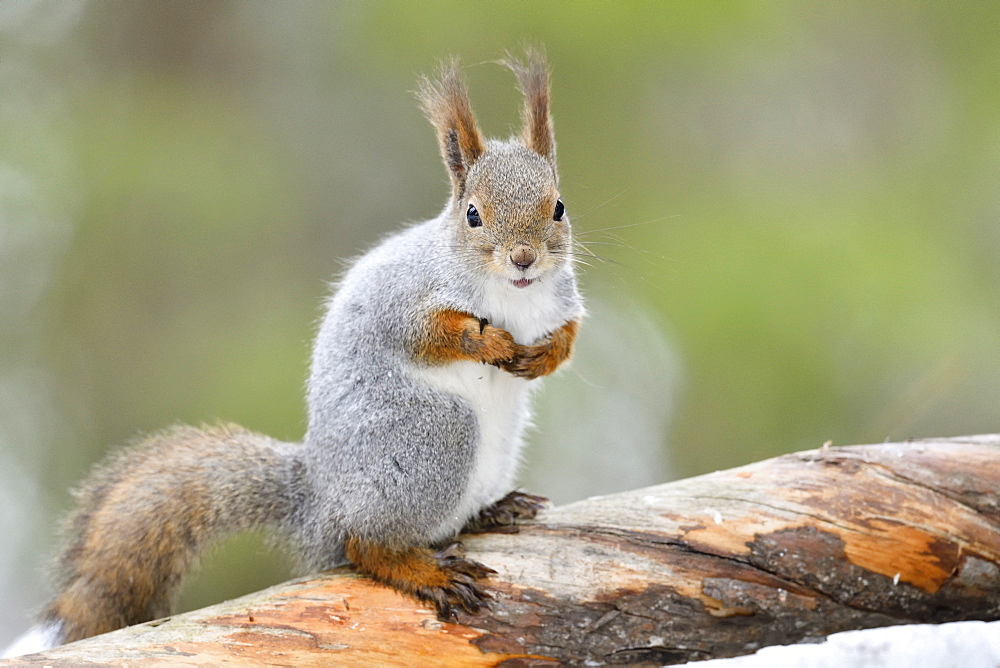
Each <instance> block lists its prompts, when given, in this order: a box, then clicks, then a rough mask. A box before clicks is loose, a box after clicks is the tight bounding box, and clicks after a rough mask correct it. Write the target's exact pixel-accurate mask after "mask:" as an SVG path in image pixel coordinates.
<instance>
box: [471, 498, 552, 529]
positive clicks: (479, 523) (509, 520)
mask: <svg viewBox="0 0 1000 668" xmlns="http://www.w3.org/2000/svg"><path fill="white" fill-rule="evenodd" d="M548 505H549V500H548V499H546V498H545V497H544V496H536V495H535V494H528V493H527V492H520V491H517V490H514V491H513V492H510V493H509V494H507V496H505V497H503V498H502V499H500V500H499V501H497V502H496V503H494V504H493V505H492V506H488V507H486V508H483V509H482V510H480V511H479V514H478V515H477V516H476V517H474V518H472V519H471V520H469V522H468V523H467V524H466V525H465V527H464V528H463V529H462V532H463V533H484V532H487V531H492V532H496V533H517V532H518V531H519V529H518V528H517V524H516V522H517V520H530V519H534V517H535V516H536V515H537V514H538V513H539V511H541V510H544V509H545V508H546V507H548Z"/></svg>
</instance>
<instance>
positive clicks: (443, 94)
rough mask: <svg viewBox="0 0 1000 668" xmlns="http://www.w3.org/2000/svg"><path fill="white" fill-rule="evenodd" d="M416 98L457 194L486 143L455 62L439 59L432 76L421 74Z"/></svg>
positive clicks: (458, 194) (453, 60)
mask: <svg viewBox="0 0 1000 668" xmlns="http://www.w3.org/2000/svg"><path fill="white" fill-rule="evenodd" d="M417 99H418V100H419V101H420V106H421V107H422V108H423V110H424V113H425V114H426V115H427V118H428V120H430V122H431V124H432V125H433V126H434V128H435V129H436V130H437V135H438V143H439V145H440V148H441V157H442V158H444V164H445V166H446V167H447V168H448V173H449V174H450V175H451V180H452V186H453V189H454V194H455V196H456V197H459V196H460V195H461V193H462V191H463V190H464V188H465V177H466V176H467V175H468V172H469V168H470V167H471V166H472V165H473V164H474V163H475V162H476V160H478V159H479V157H480V156H481V155H482V154H483V152H484V151H485V150H486V143H485V141H484V139H483V134H482V133H481V132H480V131H479V125H478V124H477V123H476V117H475V116H474V115H473V114H472V105H471V104H470V103H469V93H468V91H467V90H466V88H465V83H464V82H463V81H462V77H461V76H460V75H459V68H458V61H457V60H455V59H451V60H447V61H444V62H442V63H441V66H440V68H439V70H438V75H437V77H436V78H434V79H430V78H428V77H426V76H424V77H421V79H420V88H419V89H418V91H417Z"/></svg>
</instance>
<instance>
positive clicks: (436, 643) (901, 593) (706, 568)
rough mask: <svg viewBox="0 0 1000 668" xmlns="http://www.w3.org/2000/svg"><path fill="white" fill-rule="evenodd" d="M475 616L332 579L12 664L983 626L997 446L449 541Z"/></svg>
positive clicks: (603, 656) (971, 443)
mask: <svg viewBox="0 0 1000 668" xmlns="http://www.w3.org/2000/svg"><path fill="white" fill-rule="evenodd" d="M465 544H466V547H467V548H468V551H469V555H470V556H471V557H472V558H474V559H476V560H478V561H481V562H483V563H484V564H487V565H488V566H490V567H491V568H494V569H496V570H497V571H498V573H497V575H496V576H494V577H492V578H491V579H490V580H488V581H487V582H488V588H489V589H490V591H491V592H492V593H493V595H494V597H495V600H494V601H493V605H492V609H491V610H490V611H489V612H486V613H480V614H478V615H476V616H470V615H464V616H462V617H461V618H460V621H461V624H450V623H442V622H439V621H438V620H437V619H435V617H434V615H433V613H432V611H430V610H428V609H426V608H424V607H422V606H421V605H419V604H417V603H415V602H413V601H411V600H409V599H407V598H405V597H402V596H399V595H397V594H395V593H394V592H392V591H389V590H387V589H385V588H384V587H381V586H379V585H376V584H373V583H371V582H369V581H367V580H364V579H362V578H359V577H357V576H355V575H353V574H352V573H351V572H350V571H348V570H346V569H341V570H338V571H333V572H330V573H325V574H322V575H318V576H313V577H309V578H304V579H300V580H295V581H292V582H290V583H286V584H284V585H279V586H277V587H274V588H271V589H269V590H265V591H263V592H258V593H256V594H252V595H250V596H246V597H243V598H241V599H237V600H234V601H229V602H226V603H223V604H220V605H217V606H212V607H209V608H205V609H203V610H199V611H195V612H191V613H187V614H184V615H178V616H175V617H174V618H172V619H168V620H165V621H164V620H160V621H157V622H151V623H149V624H143V625H139V626H135V627H131V628H129V629H123V630H121V631H116V632H114V633H110V634H107V635H104V636H99V637H97V638H92V639H88V640H84V641H81V642H79V643H75V644H73V645H67V646H65V647H63V648H57V649H54V650H52V651H49V652H46V653H45V654H43V655H32V656H30V657H22V658H21V659H18V661H19V662H21V663H27V662H29V661H30V662H37V663H53V662H56V661H70V662H73V663H76V664H87V663H107V662H112V661H114V662H123V661H125V662H128V663H129V664H132V665H145V664H148V663H152V662H154V661H158V660H169V661H170V662H171V663H174V664H178V665H185V664H188V665H195V664H222V663H234V664H242V665H248V664H263V663H267V664H271V665H295V666H304V665H320V664H322V665H328V664H330V663H337V664H340V663H361V664H373V663H375V664H382V665H420V664H423V663H440V662H441V661H442V660H447V662H448V664H449V665H495V664H498V663H503V664H505V665H547V664H549V663H584V662H597V663H610V664H615V663H621V664H642V663H648V664H661V665H662V664H671V663H680V662H684V661H690V660H695V659H707V658H716V657H728V656H737V655H741V654H747V653H750V652H754V651H755V650H757V649H758V648H760V647H764V646H768V645H777V644H789V643H795V642H801V641H808V640H813V639H818V638H822V637H825V636H827V635H829V634H831V633H835V632H838V631H844V630H848V629H862V628H870V627H877V626H889V625H894V624H905V623H918V622H924V623H925V622H947V621H958V620H993V619H998V618H1000V436H977V437H964V438H958V439H943V440H927V441H916V442H909V443H889V444H881V445H867V446H852V447H844V448H824V449H821V450H813V451H808V452H800V453H796V454H791V455H786V456H783V457H778V458H775V459H771V460H767V461H764V462H759V463H756V464H752V465H750V466H745V467H742V468H738V469H732V470H729V471H722V472H717V473H713V474H710V475H706V476H701V477H698V478H692V479H689V480H682V481H679V482H674V483H670V484H666V485H660V486H657V487H650V488H646V489H641V490H636V491H632V492H627V493H623V494H615V495H612V496H606V497H600V498H595V499H589V500H587V501H581V502H578V503H574V504H570V505H567V506H562V507H559V508H555V509H552V510H549V511H547V512H544V513H542V514H541V515H540V516H539V518H538V520H537V521H536V522H534V523H532V524H530V525H525V526H522V527H521V530H520V532H519V533H517V534H487V535H478V536H468V537H466V539H465Z"/></svg>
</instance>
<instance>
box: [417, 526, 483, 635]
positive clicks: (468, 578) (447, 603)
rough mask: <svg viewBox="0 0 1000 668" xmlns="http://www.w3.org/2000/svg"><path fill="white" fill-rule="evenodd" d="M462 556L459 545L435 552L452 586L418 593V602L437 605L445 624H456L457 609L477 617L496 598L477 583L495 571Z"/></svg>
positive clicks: (449, 584)
mask: <svg viewBox="0 0 1000 668" xmlns="http://www.w3.org/2000/svg"><path fill="white" fill-rule="evenodd" d="M462 554H463V552H462V544H461V543H459V542H454V543H451V544H450V545H448V546H447V547H445V548H443V549H441V550H439V551H438V552H436V553H435V554H434V558H435V559H436V560H437V563H438V566H439V567H440V568H441V570H443V571H445V572H447V574H448V576H449V578H448V579H449V582H448V584H446V585H443V586H440V587H421V588H420V589H418V590H417V592H416V594H417V598H419V599H421V600H423V601H426V602H428V603H431V604H433V605H434V607H435V608H436V609H437V613H438V617H439V618H440V619H441V620H442V621H451V622H454V621H457V620H458V615H457V610H456V607H458V608H461V609H462V610H464V611H465V612H467V613H469V614H475V613H477V612H479V611H480V610H483V609H486V608H488V607H489V603H488V601H490V600H491V599H492V598H493V597H492V596H491V595H490V593H489V592H487V591H485V590H484V589H482V587H480V586H479V584H478V583H477V582H476V581H477V580H479V579H481V578H484V577H486V576H487V575H491V574H493V573H496V571H494V570H493V569H492V568H490V567H488V566H484V565H483V564H481V563H479V562H478V561H473V560H472V559H466V558H465V557H464V556H462Z"/></svg>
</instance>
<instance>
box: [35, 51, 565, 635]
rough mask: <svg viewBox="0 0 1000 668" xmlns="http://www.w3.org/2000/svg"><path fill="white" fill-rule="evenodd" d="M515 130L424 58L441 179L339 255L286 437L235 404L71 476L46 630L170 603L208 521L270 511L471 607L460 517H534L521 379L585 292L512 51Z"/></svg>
mask: <svg viewBox="0 0 1000 668" xmlns="http://www.w3.org/2000/svg"><path fill="white" fill-rule="evenodd" d="M505 64H506V65H507V66H508V67H509V68H510V69H511V70H513V72H514V73H515V75H516V77H517V79H518V82H519V84H520V86H521V89H522V91H523V93H524V98H525V105H524V113H523V124H524V127H523V129H522V132H521V135H520V136H519V137H515V138H512V139H509V140H506V141H497V140H489V141H487V140H486V139H485V138H484V137H483V136H482V133H481V132H480V130H479V127H478V125H477V123H476V121H475V118H474V116H473V115H472V110H471V106H470V104H469V100H468V96H467V93H466V90H465V86H464V84H463V82H462V80H461V77H460V76H459V70H458V66H457V64H455V63H454V62H451V63H446V64H445V65H444V66H442V68H441V71H440V72H439V74H438V76H437V78H436V79H434V80H432V79H424V80H423V81H422V83H421V88H420V93H419V97H420V100H421V102H422V104H423V107H424V110H425V112H426V113H427V116H428V117H429V119H430V120H431V123H432V124H433V125H434V127H435V129H436V130H437V134H438V140H439V145H440V148H441V154H442V157H443V159H444V162H445V166H446V167H447V170H448V174H449V176H450V178H451V185H452V192H451V196H450V198H449V200H448V202H447V204H446V206H445V208H444V210H443V211H442V212H441V213H440V214H439V215H438V216H437V217H435V218H433V219H431V220H428V221H425V222H423V223H419V224H417V225H414V226H412V227H410V228H408V229H405V230H403V231H402V232H399V233H397V234H395V235H392V236H391V237H389V238H387V239H386V240H384V241H383V242H382V243H381V244H379V245H378V246H377V247H376V248H375V249H373V250H372V251H369V252H368V253H366V254H365V255H363V256H362V257H361V258H359V259H358V260H357V261H355V263H354V264H353V266H351V268H350V269H349V270H348V271H347V272H346V273H345V274H344V276H343V277H342V279H341V280H340V282H339V285H338V286H337V287H336V289H335V292H334V295H333V297H332V298H331V299H330V301H329V303H328V306H327V310H326V314H325V316H324V318H323V322H322V325H321V327H320V330H319V332H318V334H317V337H316V341H315V345H314V348H313V357H312V364H311V371H310V377H309V383H308V396H307V400H308V429H307V432H306V435H305V438H304V441H303V443H301V444H289V443H282V442H278V441H275V440H273V439H270V438H268V437H266V436H262V435H259V434H255V433H253V432H250V431H247V430H245V429H242V428H240V427H236V426H223V427H219V428H213V429H195V428H191V427H177V428H174V429H171V430H168V431H166V432H163V433H162V434H158V435H156V436H153V437H152V438H150V439H148V440H147V441H145V442H144V443H141V444H139V445H138V446H135V447H133V448H130V449H127V450H125V451H124V453H123V454H121V455H119V456H117V457H114V458H112V459H111V460H110V462H109V463H107V464H106V465H104V466H102V467H101V468H99V469H97V470H96V471H95V473H94V474H93V475H92V476H91V478H90V479H89V481H88V482H87V483H86V484H85V485H84V486H83V488H82V491H81V493H80V495H79V509H78V510H77V511H76V512H75V513H74V514H73V515H72V516H71V518H70V520H69V522H68V534H69V535H68V541H67V543H66V547H65V549H64V551H63V553H62V555H61V557H60V558H59V560H58V564H57V572H58V579H57V593H56V596H55V598H54V600H53V602H52V603H51V604H50V605H49V606H48V607H47V608H46V609H45V612H44V614H43V617H42V619H43V627H42V631H43V633H42V634H41V635H42V636H45V642H49V643H55V644H58V643H59V642H68V641H72V640H77V639H80V638H84V637H87V636H90V635H94V634H96V633H102V632H105V631H109V630H112V629H114V628H118V627H121V626H124V625H129V624H135V623H139V622H143V621H148V620H150V619H153V618H155V617H158V616H162V615H166V614H168V613H169V611H170V605H171V602H172V598H173V595H174V592H175V591H176V589H177V586H178V584H179V582H180V579H181V577H182V575H183V574H184V572H185V571H186V570H187V569H188V567H189V565H190V564H191V562H192V561H193V560H194V559H195V558H196V557H197V555H198V554H199V553H200V552H201V550H202V549H203V548H204V547H205V546H206V545H207V544H208V543H209V542H211V541H212V540H214V539H217V538H219V537H222V536H224V535H226V534H229V533H233V532H236V531H242V530H246V529H251V528H256V527H269V528H272V529H274V530H275V531H276V532H277V533H278V534H279V535H281V536H283V537H285V538H287V542H288V544H289V545H290V546H291V548H292V549H293V550H294V551H295V552H296V553H297V556H298V557H299V559H300V562H301V563H302V564H303V565H304V566H305V567H307V568H317V569H325V568H332V567H335V566H339V565H342V564H345V563H350V564H352V565H354V567H355V568H357V569H358V570H359V571H360V572H362V573H365V574H367V575H369V576H371V577H372V578H374V579H376V580H378V581H380V582H382V583H385V584H387V585H389V586H391V587H393V588H395V589H397V590H398V591H400V592H403V593H406V594H409V595H412V596H414V597H416V598H417V599H419V600H421V601H425V602H427V603H430V604H432V605H433V606H434V607H435V608H436V609H437V612H438V614H439V615H440V616H441V617H442V618H454V616H455V614H456V610H457V609H464V610H466V611H468V612H476V611H477V610H479V609H481V608H483V607H485V605H486V600H487V599H488V595H487V594H486V593H485V592H484V591H483V590H482V588H481V585H480V584H479V581H480V580H481V579H482V578H483V577H485V576H486V575H488V574H489V573H490V572H491V571H490V569H488V568H487V567H485V566H483V565H482V564H478V563H476V562H474V561H471V560H469V559H465V558H464V557H462V555H461V553H460V551H459V548H458V547H456V545H457V544H453V545H451V546H447V547H445V548H443V549H440V550H438V551H435V548H437V547H439V546H440V545H442V544H447V541H448V540H450V539H452V538H453V537H454V536H455V535H456V534H458V533H459V532H460V531H463V530H464V531H473V530H474V531H482V530H488V529H490V528H493V527H496V526H498V525H509V524H511V523H512V522H514V521H516V520H518V519H524V518H531V517H534V515H535V513H537V512H538V510H539V509H540V508H541V507H542V506H543V503H544V501H545V500H544V499H542V498H541V497H535V496H532V495H528V494H524V493H522V492H517V491H510V490H511V488H512V486H513V480H514V475H515V472H516V468H517V464H518V460H519V452H520V449H521V446H522V441H523V432H524V430H525V428H526V426H527V424H528V422H529V419H530V394H531V390H532V388H533V386H534V385H537V383H533V381H534V379H536V378H539V377H542V376H546V375H548V374H551V373H552V372H554V371H555V370H556V368H558V367H559V366H560V365H561V364H562V363H563V362H565V361H566V360H567V359H568V358H569V357H570V354H571V352H572V347H573V341H574V339H575V336H576V331H577V326H578V323H579V320H580V318H581V317H582V316H583V304H582V300H581V298H580V294H579V292H578V290H577V286H576V278H575V275H574V272H573V263H572V252H571V248H572V235H571V230H570V223H569V217H568V215H567V212H566V208H565V206H564V204H563V202H562V199H561V197H560V193H559V190H558V177H557V173H556V163H555V141H554V139H553V135H552V121H551V118H550V116H549V109H548V104H549V75H548V68H547V66H546V64H545V62H544V59H543V58H542V57H541V56H540V55H539V54H536V53H532V52H529V53H528V57H527V59H526V60H525V61H524V62H521V61H518V60H515V59H513V58H509V57H508V58H507V60H506V61H505Z"/></svg>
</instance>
